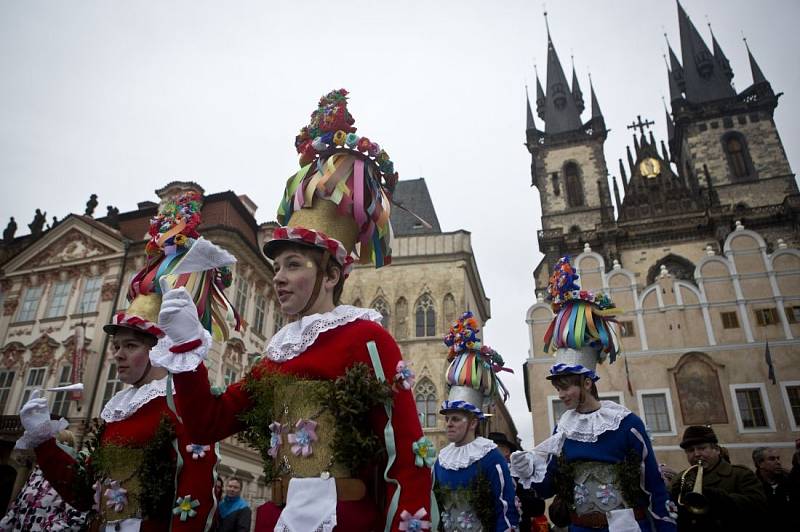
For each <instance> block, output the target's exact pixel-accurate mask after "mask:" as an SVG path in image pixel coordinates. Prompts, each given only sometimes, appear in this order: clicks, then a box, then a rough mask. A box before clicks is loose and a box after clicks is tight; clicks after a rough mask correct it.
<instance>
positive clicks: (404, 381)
mask: <svg viewBox="0 0 800 532" xmlns="http://www.w3.org/2000/svg"><path fill="white" fill-rule="evenodd" d="M395 371H396V372H397V373H395V374H394V388H395V389H396V390H398V391H399V389H403V390H410V389H411V388H413V387H414V381H415V380H416V375H414V371H413V370H412V369H411V365H410V364H408V363H406V361H405V360H401V361H400V362H398V363H397V367H396V368H395Z"/></svg>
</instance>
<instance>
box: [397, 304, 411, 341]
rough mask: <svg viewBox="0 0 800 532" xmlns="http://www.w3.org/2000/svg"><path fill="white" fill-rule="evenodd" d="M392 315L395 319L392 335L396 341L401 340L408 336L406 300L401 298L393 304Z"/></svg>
mask: <svg viewBox="0 0 800 532" xmlns="http://www.w3.org/2000/svg"><path fill="white" fill-rule="evenodd" d="M394 315H395V318H396V320H395V321H396V325H395V331H394V335H395V337H396V338H397V339H398V340H403V339H405V338H406V337H407V336H408V329H407V327H406V326H407V325H408V302H407V301H406V298H404V297H401V298H399V299H398V300H397V302H396V303H395V304H394Z"/></svg>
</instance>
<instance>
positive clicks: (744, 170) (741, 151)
mask: <svg viewBox="0 0 800 532" xmlns="http://www.w3.org/2000/svg"><path fill="white" fill-rule="evenodd" d="M722 147H723V149H724V150H725V154H726V155H727V157H728V166H729V167H730V171H731V175H732V176H733V177H734V178H735V179H742V178H747V177H751V176H752V175H753V165H752V163H751V161H750V153H749V152H748V150H747V143H746V142H745V139H744V136H743V135H742V134H741V133H728V134H727V135H725V136H724V137H723V138H722Z"/></svg>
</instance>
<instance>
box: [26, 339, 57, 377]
mask: <svg viewBox="0 0 800 532" xmlns="http://www.w3.org/2000/svg"><path fill="white" fill-rule="evenodd" d="M59 346H61V344H60V343H59V342H57V341H56V340H54V339H53V338H51V337H50V336H48V335H46V334H43V335H41V336H40V337H39V338H37V339H36V340H34V341H33V343H32V344H30V345H29V346H28V349H30V350H31V358H30V360H29V361H28V366H29V367H33V368H38V367H43V366H47V367H49V368H51V369H52V367H53V364H54V363H55V361H56V359H55V353H56V351H57V350H58V348H59Z"/></svg>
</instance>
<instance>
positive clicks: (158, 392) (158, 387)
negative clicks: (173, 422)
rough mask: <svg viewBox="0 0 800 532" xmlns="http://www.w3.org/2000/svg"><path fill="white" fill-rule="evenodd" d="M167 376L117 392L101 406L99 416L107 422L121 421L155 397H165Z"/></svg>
mask: <svg viewBox="0 0 800 532" xmlns="http://www.w3.org/2000/svg"><path fill="white" fill-rule="evenodd" d="M167 378H169V375H167V376H166V377H164V378H163V379H158V380H153V381H150V382H148V383H147V384H143V385H142V386H139V387H138V388H126V389H125V390H122V391H121V392H118V393H117V394H116V395H114V397H112V398H111V400H109V401H108V402H107V403H106V406H104V407H103V411H102V412H101V413H100V417H101V418H103V421H108V422H113V421H122V420H123V419H127V418H129V417H130V416H131V415H133V413H134V412H136V411H137V410H139V409H140V408H141V407H142V405H145V404H147V403H149V402H150V401H152V400H153V399H155V398H156V397H165V396H166V395H167ZM173 393H174V388H173Z"/></svg>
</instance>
